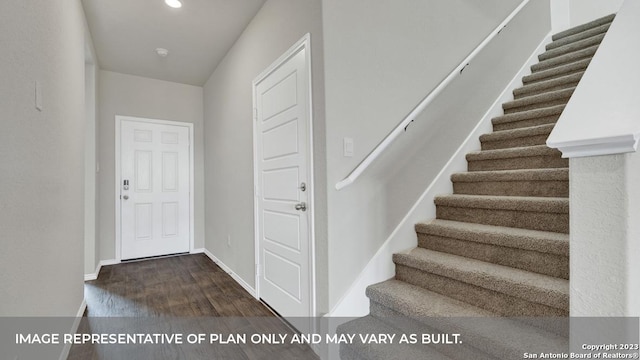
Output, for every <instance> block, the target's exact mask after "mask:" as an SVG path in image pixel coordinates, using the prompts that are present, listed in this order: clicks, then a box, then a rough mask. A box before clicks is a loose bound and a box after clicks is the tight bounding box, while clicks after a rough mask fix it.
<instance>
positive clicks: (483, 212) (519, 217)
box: [436, 205, 569, 234]
mask: <svg viewBox="0 0 640 360" xmlns="http://www.w3.org/2000/svg"><path fill="white" fill-rule="evenodd" d="M436 218H438V219H443V220H454V221H462V222H469V223H475V224H485V225H496V226H507V227H515V228H520V229H531V230H541V231H553V232H559V233H565V234H568V233H569V214H559V213H548V212H537V211H536V212H534V211H517V210H503V209H479V208H462V207H452V206H442V205H437V206H436Z"/></svg>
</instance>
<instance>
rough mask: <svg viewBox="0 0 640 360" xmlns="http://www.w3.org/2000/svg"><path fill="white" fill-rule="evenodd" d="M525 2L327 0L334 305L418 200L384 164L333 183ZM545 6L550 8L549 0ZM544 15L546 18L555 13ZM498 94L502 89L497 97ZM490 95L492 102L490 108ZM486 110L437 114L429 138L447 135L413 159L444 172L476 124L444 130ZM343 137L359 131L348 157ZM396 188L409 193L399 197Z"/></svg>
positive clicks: (463, 102) (460, 101) (464, 101)
mask: <svg viewBox="0 0 640 360" xmlns="http://www.w3.org/2000/svg"><path fill="white" fill-rule="evenodd" d="M518 3H520V1H516V0H510V1H502V0H491V1H483V2H481V3H480V2H477V1H474V0H454V1H435V0H427V1H425V0H407V1H393V2H392V1H370V0H351V1H342V0H323V23H324V43H325V78H326V83H325V91H326V118H327V123H326V137H327V139H326V140H327V182H328V190H327V203H328V214H329V216H328V231H329V236H328V238H329V254H328V258H329V263H328V268H329V284H330V293H329V299H330V300H329V302H330V306H331V307H333V306H334V305H335V304H336V303H337V302H338V301H339V299H340V298H341V296H343V294H344V293H345V292H346V291H347V289H348V288H349V287H350V286H351V284H352V283H353V282H354V280H355V279H356V277H357V276H358V274H359V273H360V272H361V271H362V269H363V268H364V267H365V265H366V264H367V262H368V261H369V260H370V259H371V258H372V256H373V255H374V254H375V252H376V251H377V250H378V248H379V247H380V245H381V244H382V243H383V242H384V240H385V239H386V238H387V237H388V236H389V235H390V233H391V232H392V231H393V229H394V227H395V226H396V225H397V224H398V223H399V221H400V220H401V219H402V217H403V216H404V215H405V214H406V213H407V211H409V208H410V205H411V204H412V202H411V199H409V198H407V196H408V195H407V194H408V193H407V192H406V191H402V189H398V186H397V184H398V182H394V181H393V178H394V177H396V176H398V174H397V173H395V172H394V171H393V170H389V169H387V171H386V175H384V176H382V177H380V178H371V180H370V181H368V182H361V183H360V184H358V183H356V184H354V185H352V187H351V188H347V189H345V190H342V191H340V192H338V191H336V190H335V189H334V185H335V183H336V182H338V181H340V180H341V179H342V178H344V177H345V176H346V175H348V174H349V172H350V171H351V170H352V169H353V168H354V167H355V166H356V165H357V164H358V163H359V162H360V161H361V160H362V159H363V158H364V157H365V156H366V155H367V154H368V153H369V152H370V151H371V150H372V149H373V148H374V147H375V146H376V145H377V144H378V142H380V141H381V140H382V139H383V138H384V137H385V136H386V135H387V133H388V132H390V131H391V130H392V129H393V127H394V126H395V125H397V124H398V123H399V122H400V121H401V120H402V118H403V117H404V116H405V115H406V114H407V113H409V111H410V110H411V109H412V108H413V107H414V106H415V105H416V104H418V102H419V101H420V100H421V99H422V98H423V97H424V96H425V95H426V94H427V93H428V92H429V91H430V90H431V89H432V88H434V87H435V86H436V85H437V84H438V83H439V82H440V81H441V80H442V79H443V78H444V77H445V76H446V75H447V74H448V73H449V72H450V71H451V70H452V69H453V68H454V67H455V66H456V65H457V64H458V63H459V62H460V61H462V59H463V58H464V57H465V56H466V55H467V54H468V53H470V52H471V51H472V50H473V48H474V47H475V46H476V45H477V44H479V43H480V42H481V41H482V40H483V39H484V37H485V36H486V35H488V34H489V33H490V32H491V31H492V30H493V29H494V28H495V27H496V26H497V25H498V24H499V23H500V22H501V21H502V20H503V19H504V18H505V17H506V16H507V15H508V14H509V13H510V12H511V11H512V10H513V9H514V8H515V7H516V6H517V5H518ZM545 4H546V6H547V16H548V2H545ZM541 21H546V22H547V23H546V24H545V25H546V26H547V27H548V26H549V25H548V19H547V20H545V19H541ZM540 40H541V38H540ZM538 41H539V40H538ZM536 45H537V43H535V44H533V47H531V48H530V50H529V51H533V48H535V46H536ZM529 53H530V52H529ZM522 63H524V59H523V60H522V62H521V64H522ZM496 66H500V65H496ZM516 70H517V69H516ZM510 76H513V75H510ZM509 80H510V78H509V79H507V81H505V82H504V85H506V83H507V82H508V81H509ZM504 85H503V86H504ZM480 95H481V96H480ZM484 95H486V94H484V93H480V94H478V96H475V95H474V96H472V97H471V98H457V101H454V102H452V103H450V104H449V105H448V106H444V107H442V108H444V109H455V108H460V107H464V106H467V107H466V109H469V107H468V106H476V107H477V106H478V105H479V104H482V102H485V103H486V101H485V99H479V98H482V97H484ZM498 95H499V91H498V92H496V93H495V96H494V97H493V99H494V100H495V98H497V97H498ZM478 101H480V102H478ZM492 101H493V100H490V101H488V103H486V108H489V106H490V105H491V103H492ZM461 114H463V113H459V114H458V115H461ZM482 115H483V113H482V112H475V113H474V114H473V115H472V116H475V119H474V118H473V117H466V118H465V117H464V116H460V118H451V117H446V116H445V117H441V118H433V119H432V121H435V123H434V127H433V129H432V130H430V131H428V132H427V133H426V135H427V138H425V142H427V141H443V140H445V141H444V146H443V147H440V148H438V149H435V151H431V152H430V153H428V154H422V157H423V159H425V158H426V160H427V161H428V163H419V162H417V163H415V165H414V166H427V165H429V164H430V166H432V168H433V169H432V171H431V173H432V174H431V175H430V176H433V175H435V174H437V172H438V171H439V169H441V168H442V166H443V165H444V162H445V161H446V159H448V157H449V156H450V155H451V154H452V152H453V151H455V147H456V146H457V145H456V144H460V143H461V142H462V140H464V136H466V135H465V134H468V133H469V132H470V131H471V129H472V126H471V127H470V126H468V125H469V123H466V125H464V126H463V127H461V131H459V132H457V133H456V134H457V135H456V136H457V137H460V138H448V137H447V136H443V135H442V134H444V133H446V130H447V129H448V128H451V126H454V127H459V126H460V125H455V124H456V123H455V122H454V121H458V120H462V121H469V119H472V120H474V123H475V122H477V121H478V120H479V119H480V118H481V116H482ZM446 122H451V124H453V125H447V124H446ZM464 127H466V129H464ZM443 131H444V132H443ZM465 131H466V132H465ZM344 137H351V138H353V139H354V142H355V155H354V156H353V157H343V156H342V142H343V138H344ZM443 137H444V138H443ZM452 146H453V150H452V148H451V147H452ZM411 155H414V154H410V153H409V154H407V156H399V157H398V158H397V165H398V166H400V167H402V166H404V167H405V168H406V163H407V162H408V159H409V158H410V157H411ZM417 156H420V154H418V155H417ZM438 161H440V163H439V164H438ZM423 175H424V174H423ZM422 180H428V178H427V177H424V178H422ZM362 184H365V185H362ZM427 184H428V181H427ZM425 187H426V186H425ZM393 190H397V191H395V194H398V196H401V197H404V198H405V199H398V198H396V197H395V196H394V195H393V193H392V192H393ZM423 190H424V188H423ZM418 194H419V192H416V195H418ZM409 195H410V194H409ZM399 200H402V204H400V203H399ZM415 200H417V198H415V197H414V198H413V201H415ZM425 220H426V219H425Z"/></svg>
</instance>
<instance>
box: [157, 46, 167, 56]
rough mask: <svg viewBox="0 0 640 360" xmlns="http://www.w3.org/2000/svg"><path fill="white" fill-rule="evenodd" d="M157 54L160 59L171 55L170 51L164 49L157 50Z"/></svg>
mask: <svg viewBox="0 0 640 360" xmlns="http://www.w3.org/2000/svg"><path fill="white" fill-rule="evenodd" d="M156 54H158V56H160V57H167V55H169V50H167V49H164V48H157V49H156Z"/></svg>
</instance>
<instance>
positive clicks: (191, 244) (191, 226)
mask: <svg viewBox="0 0 640 360" xmlns="http://www.w3.org/2000/svg"><path fill="white" fill-rule="evenodd" d="M122 121H138V122H145V123H149V124H160V125H173V126H184V127H187V128H189V253H193V252H194V231H195V219H194V218H195V213H194V210H195V207H194V203H193V202H194V158H193V148H194V141H193V139H194V137H193V124H192V123H187V122H180V121H170V120H158V119H148V118H140V117H133V116H123V115H116V117H115V122H116V124H115V125H116V126H115V128H116V139H115V140H116V154H115V155H116V159H115V160H116V161H115V164H116V168H115V170H116V171H115V208H116V218H115V220H116V221H115V222H116V224H115V225H116V230H115V251H116V258H115V260H116V262H117V263H119V262H121V261H122V252H121V251H122V250H121V249H122V233H121V231H122V227H121V226H122V224H121V219H120V216H121V209H120V203H121V200H120V192H121V191H120V190H121V171H120V155H121V154H120V145H121V144H120V124H121V123H122Z"/></svg>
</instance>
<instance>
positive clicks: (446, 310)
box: [367, 279, 495, 318]
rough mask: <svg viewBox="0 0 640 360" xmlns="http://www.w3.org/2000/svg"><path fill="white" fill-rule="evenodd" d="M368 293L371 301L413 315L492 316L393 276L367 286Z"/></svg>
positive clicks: (492, 314)
mask: <svg viewBox="0 0 640 360" xmlns="http://www.w3.org/2000/svg"><path fill="white" fill-rule="evenodd" d="M367 296H368V297H369V299H371V301H373V302H376V303H378V304H381V305H383V306H386V307H388V308H391V309H393V310H395V311H397V312H400V313H402V314H404V315H407V316H410V317H412V318H419V317H420V316H426V317H452V316H456V317H488V316H495V314H494V313H492V312H490V311H487V310H483V309H480V308H478V307H475V306H472V305H469V304H467V303H465V302H462V301H458V300H455V299H452V298H450V297H447V296H444V295H440V294H438V293H435V292H433V291H429V290H427V289H424V288H421V287H419V286H415V285H411V284H408V283H406V282H404V281H399V280H393V279H392V280H387V281H384V282H381V283H378V284H374V285H371V286H369V287H367ZM372 315H374V316H375V314H372Z"/></svg>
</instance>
